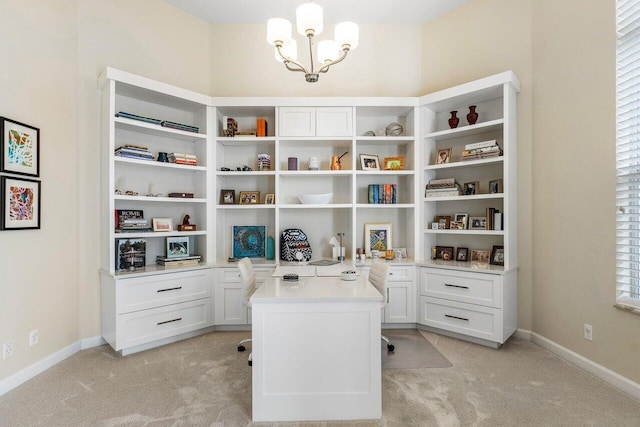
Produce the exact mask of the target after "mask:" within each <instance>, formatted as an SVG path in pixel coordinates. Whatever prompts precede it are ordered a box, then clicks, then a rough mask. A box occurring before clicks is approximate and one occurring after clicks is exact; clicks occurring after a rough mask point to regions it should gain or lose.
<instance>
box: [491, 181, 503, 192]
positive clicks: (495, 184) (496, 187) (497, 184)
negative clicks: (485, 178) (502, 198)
mask: <svg viewBox="0 0 640 427" xmlns="http://www.w3.org/2000/svg"><path fill="white" fill-rule="evenodd" d="M497 193H504V188H503V184H502V178H499V179H492V180H491V181H489V194H497Z"/></svg>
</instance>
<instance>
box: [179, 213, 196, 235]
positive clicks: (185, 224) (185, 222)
mask: <svg viewBox="0 0 640 427" xmlns="http://www.w3.org/2000/svg"><path fill="white" fill-rule="evenodd" d="M190 221H191V217H190V216H189V215H185V216H184V218H183V219H182V224H178V231H196V225H195V224H191V222H190Z"/></svg>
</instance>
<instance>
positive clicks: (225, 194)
mask: <svg viewBox="0 0 640 427" xmlns="http://www.w3.org/2000/svg"><path fill="white" fill-rule="evenodd" d="M220 204H221V205H235V204H236V190H220Z"/></svg>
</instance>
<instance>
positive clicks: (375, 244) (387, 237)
mask: <svg viewBox="0 0 640 427" xmlns="http://www.w3.org/2000/svg"><path fill="white" fill-rule="evenodd" d="M364 243H365V244H364V253H365V254H366V255H367V257H369V258H370V257H371V251H372V250H374V251H380V252H386V251H387V250H388V249H393V247H392V245H391V223H389V222H385V223H377V224H374V223H369V224H365V225H364Z"/></svg>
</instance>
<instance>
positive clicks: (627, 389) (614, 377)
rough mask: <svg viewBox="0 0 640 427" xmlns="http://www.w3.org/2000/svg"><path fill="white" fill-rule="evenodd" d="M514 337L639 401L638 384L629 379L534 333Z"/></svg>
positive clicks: (517, 333)
mask: <svg viewBox="0 0 640 427" xmlns="http://www.w3.org/2000/svg"><path fill="white" fill-rule="evenodd" d="M514 335H515V336H516V337H518V338H522V339H525V340H529V341H531V342H532V343H534V344H537V345H539V346H540V347H542V348H544V349H546V350H549V351H550V352H551V353H553V354H555V355H556V356H559V357H561V358H563V359H564V360H566V361H567V362H570V363H572V364H574V365H576V366H577V367H579V368H581V369H584V370H585V371H587V372H589V373H590V374H591V375H593V376H595V377H597V378H600V379H601V380H602V381H604V382H606V383H607V384H609V385H610V386H612V387H615V388H617V389H618V390H620V391H622V392H624V393H626V394H628V395H629V396H631V397H633V398H635V399H638V400H640V384H638V383H636V382H634V381H631V380H630V379H629V378H626V377H623V376H622V375H620V374H617V373H615V372H613V371H612V370H611V369H608V368H605V367H604V366H602V365H599V364H598V363H596V362H594V361H592V360H589V359H587V358H586V357H584V356H582V355H580V354H578V353H576V352H574V351H572V350H569V349H568V348H566V347H563V346H561V345H560V344H558V343H556V342H553V341H551V340H550V339H548V338H545V337H543V336H542V335H539V334H536V333H535V332H531V331H527V330H522V329H518V330H517V331H516V333H515V334H514Z"/></svg>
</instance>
